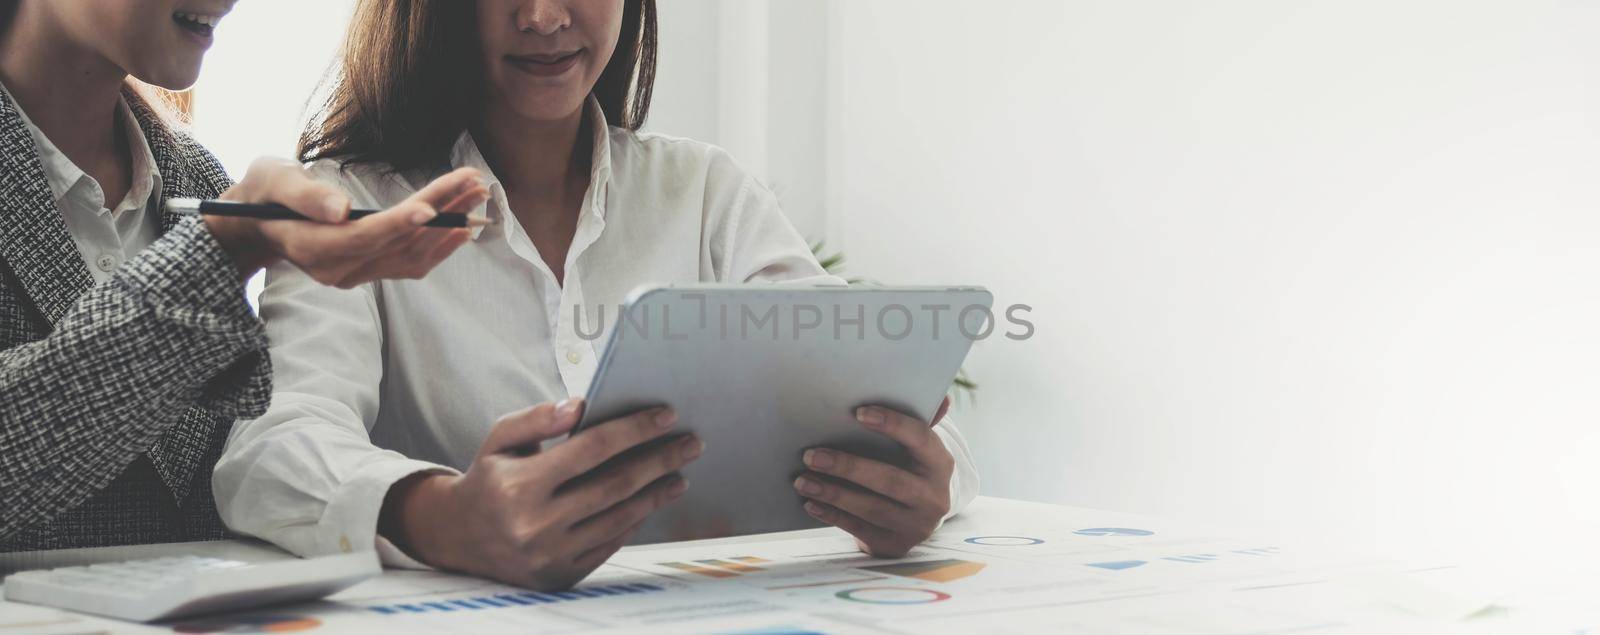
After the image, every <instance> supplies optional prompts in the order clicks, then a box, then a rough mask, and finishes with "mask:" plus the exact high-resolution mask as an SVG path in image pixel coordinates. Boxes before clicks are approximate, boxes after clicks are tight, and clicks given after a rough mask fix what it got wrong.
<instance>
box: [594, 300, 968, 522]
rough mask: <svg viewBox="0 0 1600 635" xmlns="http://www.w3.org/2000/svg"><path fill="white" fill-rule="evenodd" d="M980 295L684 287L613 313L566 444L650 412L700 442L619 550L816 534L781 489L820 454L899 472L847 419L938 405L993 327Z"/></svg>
mask: <svg viewBox="0 0 1600 635" xmlns="http://www.w3.org/2000/svg"><path fill="white" fill-rule="evenodd" d="M992 304H993V299H992V297H991V295H990V294H989V292H988V291H987V290H985V289H982V288H979V287H959V288H943V287H941V288H924V287H916V288H908V287H843V286H833V287H802V286H787V285H776V284H760V285H691V286H672V287H664V288H652V289H646V290H641V291H636V292H635V293H634V294H632V295H631V296H630V297H629V299H628V300H627V301H626V302H625V303H624V305H623V307H622V309H621V311H620V315H617V316H615V318H614V319H615V322H614V323H613V324H612V325H611V334H610V336H609V339H608V340H607V343H606V348H605V353H604V354H603V356H602V357H601V360H600V365H599V367H598V368H597V370H596V371H595V378H594V381H593V382H592V383H591V384H590V385H589V392H588V395H587V405H586V407H585V409H584V413H583V417H582V418H581V420H580V421H579V423H578V426H577V428H576V431H575V432H574V434H582V433H583V430H584V429H586V428H588V427H590V426H594V425H597V424H600V423H603V422H606V421H610V420H612V419H615V418H617V417H621V416H624V415H627V414H630V413H633V412H637V411H639V410H643V409H647V408H653V407H658V406H671V407H672V408H674V409H675V410H676V411H677V414H678V424H677V426H676V427H675V434H679V435H681V434H684V433H689V432H693V433H694V434H696V435H698V436H699V437H700V439H701V440H703V441H704V442H705V445H706V448H705V452H704V454H702V455H701V456H700V458H699V460H697V461H695V462H694V463H692V464H690V465H689V466H688V467H686V468H685V469H684V471H683V475H684V477H686V478H687V479H688V480H689V490H688V491H687V492H686V493H685V494H684V495H683V497H682V498H679V499H678V500H677V501H675V502H673V503H671V504H670V505H668V506H666V507H663V508H662V509H660V510H658V511H656V512H655V513H654V514H652V515H651V517H650V518H649V519H648V520H647V521H645V523H644V525H643V526H642V527H641V529H640V531H639V533H638V534H636V535H635V537H634V539H633V540H632V542H631V543H630V544H644V543H653V542H666V541H676V540H695V539H701V538H717V537H723V536H733V535H744V534H753V533H762V532H769V531H786V530H791V529H805V528H810V527H818V526H822V524H821V523H819V522H818V521H816V520H815V519H813V518H811V517H810V516H808V515H807V514H806V513H805V510H804V509H802V508H801V504H802V502H803V501H802V499H801V498H800V496H799V494H798V493H797V492H795V490H794V486H793V485H792V483H793V482H794V479H795V477H796V476H798V475H799V474H800V473H801V472H803V471H804V469H805V468H804V465H803V464H802V463H801V454H802V453H803V452H804V451H805V450H806V449H807V448H811V447H819V446H824V447H832V448H838V449H840V450H844V451H847V452H851V453H855V454H859V455H862V456H867V457H872V458H875V459H878V460H881V461H886V462H889V463H893V464H896V465H902V466H903V465H906V464H907V461H908V457H907V455H906V453H905V452H904V450H903V449H902V448H900V446H899V445H898V444H895V443H893V442H892V441H890V440H888V439H887V438H885V437H883V436H881V435H878V434H877V433H874V432H871V431H869V430H867V429H866V428H864V427H862V426H861V425H860V424H859V423H857V421H856V419H855V409H856V408H857V407H860V406H865V405H878V406H884V407H888V408H892V409H895V410H899V411H901V412H905V413H907V414H911V415H914V416H916V417H918V418H921V419H923V420H927V419H929V418H931V417H932V416H933V415H934V413H935V412H936V411H937V410H938V407H939V403H940V402H941V401H942V400H943V398H944V396H945V394H946V392H947V391H948V390H949V388H950V384H951V381H952V380H953V379H954V378H955V375H956V373H957V372H958V371H959V370H960V367H961V362H962V361H963V360H964V359H966V356H967V351H968V350H969V349H970V348H971V347H972V344H973V342H974V341H975V340H977V339H980V338H982V337H986V336H987V335H988V334H989V333H990V332H992V331H993V330H994V323H995V320H994V316H993V313H992V309H991V305H992Z"/></svg>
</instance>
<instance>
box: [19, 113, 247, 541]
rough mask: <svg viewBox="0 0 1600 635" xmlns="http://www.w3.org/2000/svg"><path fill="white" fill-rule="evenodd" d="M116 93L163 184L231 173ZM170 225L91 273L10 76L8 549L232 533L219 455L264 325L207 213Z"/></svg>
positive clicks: (201, 193) (167, 191) (179, 190)
mask: <svg viewBox="0 0 1600 635" xmlns="http://www.w3.org/2000/svg"><path fill="white" fill-rule="evenodd" d="M124 94H125V96H126V98H127V99H128V102H129V104H130V106H131V107H132V109H133V111H134V114H135V115H136V116H137V118H138V120H139V123H140V127H141V128H142V129H143V132H144V135H145V138H146V139H147V140H148V141H149V143H150V150H151V152H152V154H154V155H155V162H156V166H157V168H158V169H159V170H160V171H161V179H162V190H161V198H162V200H166V199H168V198H173V197H198V198H213V197H215V196H216V195H218V194H220V193H221V192H222V191H223V190H224V189H227V188H228V187H229V186H230V185H231V182H230V181H229V179H228V175H227V173H225V172H224V171H223V170H222V166H221V165H220V164H218V163H217V160H216V159H215V158H214V157H212V156H211V154H210V153H209V152H207V151H206V150H205V148H202V147H200V145H199V144H197V143H195V142H194V141H193V140H192V139H190V138H189V137H187V136H186V135H184V134H182V133H180V132H177V131H174V130H172V129H170V128H168V127H167V126H166V125H165V124H164V123H163V122H162V121H161V119H160V117H159V116H157V115H156V113H155V112H153V111H152V110H151V109H150V108H149V107H148V106H146V105H145V102H144V101H143V100H142V99H140V98H139V97H138V96H137V95H135V94H134V93H132V92H131V91H125V92H124ZM161 231H162V235H161V237H160V238H158V239H157V240H156V241H155V242H154V243H152V244H151V245H150V246H149V247H148V248H147V249H145V250H144V251H143V252H141V253H140V254H139V255H138V256H136V257H133V258H130V259H128V260H127V261H126V262H125V263H123V265H122V266H121V267H120V268H118V269H117V270H116V271H115V272H114V273H113V275H112V277H111V279H110V280H107V281H106V282H105V283H103V284H100V285H95V284H94V282H93V278H91V277H90V275H89V270H88V269H87V268H86V267H85V265H84V263H83V260H82V258H81V257H80V256H79V255H78V250H77V247H76V246H75V245H74V243H73V241H72V237H71V235H69V234H68V233H67V226H66V224H65V222H64V221H63V220H62V217H61V212H60V211H59V210H58V209H57V208H56V204H55V198H54V197H53V196H52V194H51V192H50V187H49V185H48V184H47V183H46V181H45V175H44V166H43V165H42V164H41V163H40V161H39V158H38V152H37V150H36V148H35V147H34V144H33V138H32V137H31V136H30V135H29V134H28V130H27V128H26V124H24V123H23V121H22V119H21V117H20V115H19V114H18V112H17V108H16V106H15V104H13V103H12V102H11V100H10V98H9V97H7V96H6V95H5V94H4V92H3V91H0V552H4V551H16V550H25V549H55V548H65V547H88V546H104V545H116V544H134V543H149V542H172V541H182V540H206V539H214V538H222V537H224V536H226V535H227V532H226V530H225V529H224V528H223V526H222V521H221V520H220V519H219V518H218V517H217V510H216V503H215V502H214V501H213V500H212V497H211V467H212V465H213V464H215V463H216V460H217V457H218V456H219V455H220V454H221V452H222V446H223V443H224V442H225V441H226V440H227V435H228V430H229V429H230V427H231V425H232V422H233V420H234V419H237V418H241V417H254V416H259V415H260V414H261V413H262V412H263V411H265V409H266V406H267V401H268V399H269V398H270V396H271V368H270V365H269V364H270V361H269V359H268V356H267V352H266V344H267V341H266V334H265V331H264V329H263V328H262V325H261V322H260V320H258V319H257V318H256V316H255V314H254V313H253V312H252V311H251V310H250V307H249V305H248V304H247V303H246V302H245V298H244V292H243V285H242V284H241V281H240V279H239V273H238V270H237V269H235V268H234V265H233V263H232V261H231V260H230V259H229V257H228V255H227V253H226V252H224V251H223V250H222V247H221V245H219V244H217V242H216V239H214V238H213V237H212V236H211V234H210V233H209V232H207V231H206V230H205V227H204V225H203V224H202V223H200V222H199V221H198V220H196V219H194V218H183V217H179V216H176V215H173V214H170V213H165V212H163V215H162V217H161Z"/></svg>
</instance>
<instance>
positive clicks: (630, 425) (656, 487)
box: [379, 399, 705, 590]
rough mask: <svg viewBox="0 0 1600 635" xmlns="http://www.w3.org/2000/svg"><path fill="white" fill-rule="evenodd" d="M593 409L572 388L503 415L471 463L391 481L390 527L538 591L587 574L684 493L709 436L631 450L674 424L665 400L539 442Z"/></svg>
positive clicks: (442, 556) (444, 564) (420, 552)
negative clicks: (689, 470)
mask: <svg viewBox="0 0 1600 635" xmlns="http://www.w3.org/2000/svg"><path fill="white" fill-rule="evenodd" d="M582 411H583V403H582V400H581V399H568V400H565V401H562V402H560V403H554V404H552V403H544V404H540V405H538V406H534V407H532V408H529V409H526V410H521V411H518V412H514V413H511V414H509V415H506V416H505V417H502V418H501V419H500V421H499V422H497V423H496V424H495V426H494V429H493V430H491V431H490V432H489V437H488V439H486V440H484V442H483V445H482V447H481V448H480V449H479V450H478V456H477V458H475V459H474V460H473V462H472V465H471V467H469V468H468V469H467V472H466V473H465V474H462V475H450V474H426V475H422V476H418V477H413V478H411V479H405V480H402V481H401V482H399V483H397V484H395V485H394V486H393V487H391V488H390V490H389V494H388V496H387V497H386V498H385V500H384V505H383V512H382V514H381V519H380V522H379V533H380V534H381V535H383V536H385V537H387V538H389V539H390V540H391V541H394V542H396V543H398V544H399V545H400V547H401V548H402V549H404V550H405V551H406V552H407V553H409V554H411V555H412V556H413V557H416V558H417V559H418V560H421V561H423V562H425V563H428V564H430V565H433V566H436V567H440V568H445V569H452V570H457V571H464V572H467V573H472V574H476V575H482V576H487V577H490V578H494V579H496V580H500V581H502V582H507V583H510V584H515V585H518V586H522V587H527V588H531V589H536V590H557V589H564V588H567V587H570V586H572V585H574V584H576V583H577V582H578V581H580V580H582V579H583V578H584V576H587V575H588V574H589V572H591V571H593V570H594V569H595V568H596V567H599V566H600V565H601V564H602V563H604V562H605V561H606V559H607V558H609V557H611V554H613V553H615V552H616V551H617V549H619V548H621V547H622V545H623V544H625V543H626V542H627V541H628V539H629V538H630V537H632V536H633V533H634V531H635V530H637V529H638V528H639V525H640V524H641V523H643V522H644V520H645V518H646V517H648V516H649V515H650V513H651V512H654V511H655V510H656V509H659V508H660V507H662V506H663V505H666V504H667V503H670V502H672V501H673V500H675V499H677V498H678V497H679V496H681V495H682V494H683V492H684V490H685V489H687V488H688V482H687V481H685V480H684V479H683V477H682V476H679V475H678V474H676V472H677V471H678V470H679V469H681V468H682V467H683V466H685V465H687V464H689V462H691V461H693V460H695V459H696V458H698V457H699V456H700V452H701V450H703V449H704V447H705V446H704V444H703V443H701V441H700V440H699V439H697V438H695V437H693V436H684V437H682V438H676V439H672V440H670V441H667V442H664V443H659V444H656V445H652V446H650V447H648V448H644V449H641V450H640V451H637V452H629V450H633V449H635V448H638V447H639V446H641V445H645V444H649V443H650V442H651V441H655V440H657V439H660V438H661V437H662V436H664V435H666V434H667V433H668V432H670V431H671V430H672V426H673V424H674V423H676V422H677V416H676V415H675V414H674V413H673V412H672V411H671V410H669V409H664V408H657V409H652V410H645V411H642V412H638V413H635V414H632V415H629V416H626V417H622V418H619V419H614V420H611V421H607V422H605V423H603V424H600V425H598V426H595V427H593V428H591V429H586V430H584V431H583V433H582V434H577V435H574V436H572V437H571V438H570V439H568V440H567V441H565V442H563V443H561V444H560V445H557V446H555V447H552V448H550V449H549V450H544V451H540V449H539V444H540V442H541V441H544V440H546V439H550V438H554V437H557V436H560V435H562V434H565V433H566V432H567V431H569V430H571V429H572V427H573V426H574V425H576V424H577V422H578V417H579V415H580V413H581V412H582ZM624 453H627V456H625V457H623V458H621V459H619V460H616V461H613V460H612V459H613V458H616V457H618V455H621V454H624Z"/></svg>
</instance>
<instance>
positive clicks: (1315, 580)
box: [0, 499, 1600, 635]
mask: <svg viewBox="0 0 1600 635" xmlns="http://www.w3.org/2000/svg"><path fill="white" fill-rule="evenodd" d="M1454 571H1458V568H1453V566H1429V568H1410V569H1408V568H1402V566H1395V565H1390V563H1384V561H1371V560H1362V558H1349V557H1330V555H1322V553H1301V552H1298V550H1296V549H1293V547H1288V545H1278V544H1270V542H1261V541H1237V539H1229V537H1226V536H1216V534H1213V533H1208V531H1203V529H1194V528H1184V526H1178V525H1171V523H1163V521H1158V520H1150V518H1142V517H1133V515H1120V513H1107V512H1093V510H1082V509H1070V507H1054V505H1038V504H1026V502H1016V501H1002V499H979V502H978V504H976V505H974V507H973V509H971V510H970V513H966V515H963V517H962V518H955V520H952V521H950V523H947V525H946V526H944V528H942V529H939V533H938V534H936V536H934V537H933V539H931V541H928V542H926V544H923V545H920V547H917V549H915V550H914V552H912V553H910V555H909V557H906V558H901V560H877V558H870V557H866V555H862V553H861V552H859V550H858V549H856V544H854V541H853V539H851V537H848V536H846V534H843V533H840V531H837V529H811V531H798V533H786V534H770V536H757V537H746V539H722V541H702V542H685V544H670V545H648V547H635V549H626V550H622V552H621V553H618V555H616V557H613V558H611V560H610V561H608V563H606V565H603V566H602V568H600V569H597V571H595V573H594V574H592V576H590V577H589V579H586V581H584V582H582V584H579V585H578V587H576V589H571V590H565V592H531V590H525V589H517V587H509V585H501V584H494V582H488V581H482V579H474V577H466V576H454V574H446V573H435V571H386V573H384V576H382V577H378V579H374V581H370V582H363V584H360V585H355V587H352V589H349V590H346V592H342V593H338V595H334V597H331V598H330V600H326V601H318V603H310V605H298V606H285V608H275V609H264V611H253V613H240V614H226V616H213V617H202V619H190V621H181V622H178V624H165V625H158V629H150V632H173V630H176V632H182V633H221V632H232V633H240V632H272V633H293V632H309V633H341V632H384V633H437V632H474V633H496V632H504V633H622V632H650V633H669V635H670V633H747V635H749V633H765V635H774V633H907V635H910V633H915V635H926V633H973V632H982V633H1035V632H1075V633H1077V632H1083V633H1141V635H1162V633H1174V635H1235V633H1304V632H1314V633H1346V632H1349V633H1355V632H1360V633H1366V632H1405V633H1432V632H1504V633H1528V632H1563V633H1573V632H1584V629H1582V625H1584V622H1579V619H1592V617H1600V616H1597V614H1587V616H1582V614H1576V613H1574V614H1565V616H1562V617H1560V619H1547V616H1546V614H1538V616H1530V614H1525V613H1523V611H1510V609H1506V608H1501V606H1494V597H1482V595H1470V593H1467V595H1462V593H1446V592H1443V590H1442V589H1448V587H1450V585H1448V584H1435V582H1442V581H1448V577H1450V576H1453V573H1454ZM5 606H6V605H3V603H0V608H5ZM11 606H14V605H11ZM5 616H6V614H5V613H0V617H5ZM1587 624H1594V622H1587ZM1546 627H1554V629H1550V630H1546ZM8 629H11V630H8ZM34 629H40V630H34ZM146 629H149V627H142V625H136V624H123V622H109V621H99V619H91V617H80V616H72V614H64V613H58V611H46V613H37V611H35V613H13V614H11V621H10V624H8V621H6V619H0V635H8V633H11V632H19V633H35V632H48V633H54V632H146Z"/></svg>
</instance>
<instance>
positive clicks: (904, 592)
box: [833, 586, 950, 604]
mask: <svg viewBox="0 0 1600 635" xmlns="http://www.w3.org/2000/svg"><path fill="white" fill-rule="evenodd" d="M833 595H834V597H837V598H839V599H841V600H849V601H851V602H863V603H866V604H928V603H931V602H943V601H945V600H948V599H950V594H949V593H944V592H941V591H935V590H933V589H919V588H916V587H902V586H869V587H861V588H859V589H846V590H844V591H840V592H838V593H835V594H833Z"/></svg>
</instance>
